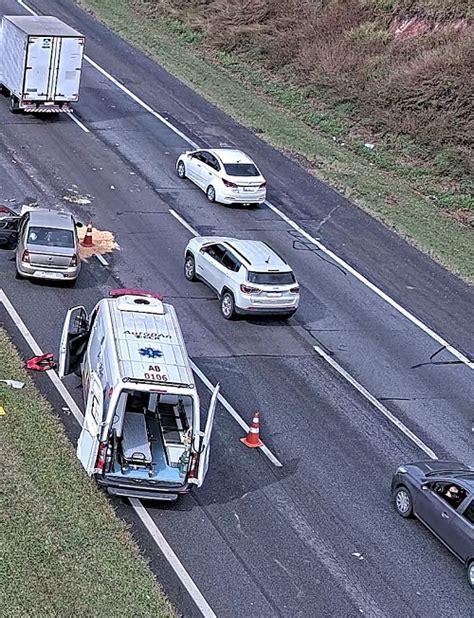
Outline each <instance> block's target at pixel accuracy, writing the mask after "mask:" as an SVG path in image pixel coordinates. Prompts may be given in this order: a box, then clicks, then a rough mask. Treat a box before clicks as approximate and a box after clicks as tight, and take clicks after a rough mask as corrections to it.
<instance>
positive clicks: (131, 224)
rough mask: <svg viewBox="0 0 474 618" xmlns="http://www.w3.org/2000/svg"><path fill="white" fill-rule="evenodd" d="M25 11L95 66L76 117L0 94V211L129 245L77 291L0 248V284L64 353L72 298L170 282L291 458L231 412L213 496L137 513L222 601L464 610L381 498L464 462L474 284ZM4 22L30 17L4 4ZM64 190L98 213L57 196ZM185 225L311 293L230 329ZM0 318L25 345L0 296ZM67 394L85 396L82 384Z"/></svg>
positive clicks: (211, 483) (210, 489)
mask: <svg viewBox="0 0 474 618" xmlns="http://www.w3.org/2000/svg"><path fill="white" fill-rule="evenodd" d="M28 6H30V7H31V8H32V9H33V10H35V11H37V12H39V13H43V14H50V15H56V16H57V17H60V18H61V19H63V20H64V21H66V22H67V23H69V24H70V25H72V26H73V27H75V28H77V29H78V30H79V31H81V32H82V33H84V34H85V35H86V38H87V44H86V53H87V56H88V58H89V59H90V60H92V63H91V62H90V61H86V63H85V67H84V74H83V81H82V87H81V100H80V102H79V104H77V106H76V115H77V119H78V120H79V123H75V122H72V121H71V119H69V118H68V117H66V116H62V117H60V118H59V119H44V118H37V117H34V116H21V115H12V114H10V113H9V112H8V101H7V99H5V98H1V97H0V202H3V203H9V204H13V205H14V204H15V203H16V204H20V203H22V202H24V201H25V200H28V199H29V198H34V199H35V200H37V201H38V202H39V203H40V204H41V205H44V206H50V207H66V208H69V209H71V210H72V211H73V212H74V213H75V214H76V215H77V216H78V217H79V218H81V219H83V220H85V221H87V220H88V219H89V218H92V220H93V222H94V225H95V227H97V228H99V229H104V230H110V231H112V232H113V233H114V234H115V235H116V240H117V242H118V243H119V245H120V250H118V251H115V252H114V253H113V254H108V255H107V256H106V259H107V262H108V265H107V266H106V265H104V264H103V263H100V262H99V261H98V260H96V259H95V258H91V259H90V260H89V262H88V263H86V264H85V266H84V268H83V269H82V272H81V275H80V279H79V282H78V285H77V286H76V287H75V288H72V289H65V288H61V287H52V286H46V285H40V284H35V283H31V282H28V281H17V280H15V277H14V262H13V261H12V256H13V253H12V252H9V251H0V277H1V279H0V281H1V283H0V285H1V287H2V288H3V290H4V291H5V293H6V295H7V296H8V298H9V299H10V301H11V302H12V303H13V305H14V306H15V307H16V310H17V311H18V313H19V315H20V317H21V319H22V320H23V321H24V323H25V324H26V326H27V328H28V329H29V330H30V331H31V333H32V334H33V336H34V337H35V338H36V340H37V341H38V343H39V344H40V346H41V347H42V348H43V349H44V350H45V351H46V350H48V351H49V350H53V351H56V350H57V347H58V341H59V336H60V330H61V326H62V321H63V319H64V315H65V313H66V310H67V309H68V308H69V307H70V306H72V305H74V304H84V305H86V306H87V308H89V309H90V308H92V306H93V304H94V303H95V302H96V301H97V300H98V299H99V298H101V297H102V296H103V295H105V294H106V293H107V291H108V290H109V289H110V288H112V287H114V288H115V287H118V286H124V287H142V288H148V289H152V290H154V291H157V292H160V293H162V294H163V295H164V296H165V298H166V299H167V300H168V301H169V302H171V303H173V304H174V306H175V307H176V309H177V312H178V315H179V318H180V323H181V327H182V329H183V332H184V336H185V339H186V342H187V346H188V351H189V353H190V355H191V357H192V359H193V361H194V362H195V364H196V365H197V367H199V369H200V370H201V371H202V372H203V373H204V374H205V376H207V378H208V379H209V380H210V381H211V382H212V383H215V382H217V381H219V382H220V383H221V388H222V392H223V394H224V396H225V397H226V399H227V400H228V402H229V403H230V404H231V406H233V408H234V409H235V410H236V411H237V412H238V413H239V414H240V415H241V416H242V417H243V418H244V419H245V420H246V421H247V422H250V420H251V416H252V412H253V410H255V409H259V410H261V412H262V421H263V423H262V434H263V438H264V440H265V442H266V444H267V446H268V447H269V449H270V450H271V451H272V453H274V455H275V456H276V457H277V458H278V460H280V461H281V463H282V464H283V466H282V467H281V468H279V467H276V466H275V465H274V463H272V461H271V460H269V459H268V458H266V457H265V456H264V455H263V454H262V453H260V452H254V451H250V450H247V449H245V447H243V446H242V445H241V444H240V442H239V437H241V436H242V435H243V432H242V429H241V427H240V426H239V425H238V424H237V423H236V421H235V419H234V418H232V416H231V415H230V414H229V413H228V411H227V410H226V409H225V408H224V407H223V406H222V405H221V406H220V407H219V410H218V416H217V424H216V427H215V431H214V434H213V439H212V453H211V468H210V473H209V474H208V477H207V480H206V484H205V486H204V487H203V489H202V490H200V491H198V492H195V493H193V494H192V495H190V496H188V497H186V498H185V499H183V500H182V501H181V502H180V503H178V504H177V505H173V506H162V505H160V504H154V505H153V504H146V505H145V506H146V509H147V512H148V513H149V515H150V516H151V518H152V520H153V522H154V523H155V524H156V525H157V526H158V528H159V530H160V531H161V533H162V534H163V535H164V537H165V539H166V540H167V542H168V543H169V545H170V546H171V548H172V549H173V551H174V552H175V554H176V556H177V557H178V559H179V561H180V562H181V564H182V565H183V566H184V568H185V569H186V570H187V571H188V573H189V575H190V576H191V578H192V580H193V581H194V583H195V585H196V586H197V588H198V589H199V591H200V592H201V593H202V595H203V596H204V598H205V599H206V601H207V603H208V604H209V606H210V608H212V611H213V612H215V613H216V614H217V615H219V616H240V615H242V616H244V615H245V616H248V615H252V616H275V615H282V616H295V615H301V616H309V615H312V616H313V615H314V616H316V615H317V616H324V615H344V616H346V615H358V614H361V613H362V614H366V615H389V616H392V615H393V616H395V615H397V616H398V615H410V616H411V615H418V616H468V615H472V601H473V597H472V591H471V590H470V589H469V587H468V585H467V578H466V576H465V572H464V569H463V567H462V566H461V565H460V564H459V563H458V562H457V561H456V560H455V559H454V558H453V557H452V556H451V555H450V554H449V553H448V552H447V550H445V549H444V548H443V547H442V546H441V545H440V544H439V542H437V541H436V540H435V539H434V538H433V537H432V535H431V534H430V533H429V532H427V531H426V530H425V529H423V528H422V526H421V525H420V524H419V523H416V522H412V521H409V522H407V521H404V520H402V519H401V518H400V517H399V516H398V515H397V514H396V513H395V511H394V508H393V506H392V504H391V497H390V480H391V475H392V473H393V471H394V469H395V468H396V467H397V465H398V464H399V463H401V462H404V461H408V460H417V459H421V458H429V456H433V455H435V456H438V457H450V458H455V459H459V460H462V461H465V462H466V463H470V464H473V463H474V444H473V436H474V434H473V433H472V422H473V417H474V409H473V407H474V404H473V402H474V380H473V376H474V374H473V366H472V363H471V364H469V362H468V360H469V358H470V356H472V354H474V329H473V327H472V324H473V314H474V309H473V307H474V295H473V292H472V289H471V288H469V287H468V286H467V285H465V284H464V283H463V282H461V281H460V280H458V279H456V278H455V277H454V276H452V275H450V274H449V273H447V272H446V271H445V270H443V269H442V268H441V267H439V266H438V265H436V264H435V263H433V262H432V261H431V260H429V259H428V258H427V257H426V256H423V255H422V254H420V253H419V252H418V251H417V250H415V249H414V248H413V247H410V246H409V245H408V244H407V243H405V242H404V241H402V240H400V239H399V238H398V237H396V236H395V235H394V234H392V233H391V232H390V231H388V230H386V229H385V228H383V227H382V226H381V225H379V224H377V223H376V222H374V221H373V220H371V219H370V218H369V217H368V216H366V215H365V214H364V213H362V212H361V211H360V210H359V209H357V208H356V207H355V206H353V205H352V204H351V203H350V202H348V201H347V200H345V199H344V198H343V197H341V196H339V195H338V194H336V193H335V192H333V191H332V190H330V189H328V188H327V187H325V186H324V185H322V184H321V183H319V182H317V181H316V180H315V179H313V178H312V177H311V176H310V175H308V174H307V173H306V172H305V171H304V170H302V169H301V168H300V167H298V165H297V164H296V163H294V162H292V161H290V160H289V159H287V158H285V157H284V156H283V155H281V154H280V153H278V152H276V151H275V150H274V149H272V148H271V147H269V146H268V145H266V144H265V143H263V142H262V141H260V140H259V139H258V138H257V137H255V136H254V135H253V134H252V133H250V132H249V131H247V130H245V129H243V128H242V127H240V126H239V125H237V124H236V123H234V122H233V121H232V120H230V119H229V118H228V117H227V116H225V115H224V114H223V113H221V112H220V111H218V110H217V109H216V108H214V107H213V106H211V105H209V104H208V103H206V102H205V101H204V100H203V99H202V98H200V97H199V96H198V95H196V94H195V93H194V92H192V91H191V90H189V89H188V88H187V87H185V86H184V85H183V84H181V83H180V82H179V81H177V80H176V79H175V78H174V77H172V76H170V75H168V74H167V73H165V72H164V71H163V70H162V69H161V68H160V67H158V66H156V65H155V64H154V63H153V62H151V61H150V60H149V59H147V58H146V57H145V56H144V55H142V54H141V53H139V52H138V51H136V50H134V49H133V48H131V47H129V46H128V45H127V44H126V43H125V42H123V41H122V40H120V39H119V38H118V37H117V36H115V35H114V34H113V33H111V32H109V31H108V30H106V29H105V28H104V27H103V26H101V25H100V24H99V23H98V22H96V21H95V20H94V19H93V18H92V17H91V16H89V15H88V14H86V13H84V12H82V11H81V10H80V9H78V8H77V7H76V6H75V5H74V4H73V3H72V2H69V1H66V0H60V1H55V2H53V1H50V0H41V1H38V0H36V1H32V2H29V3H28ZM3 14H27V11H26V9H25V8H24V7H23V6H22V5H20V4H19V3H18V2H16V1H15V0H0V15H3ZM96 64H97V65H98V66H96ZM114 78H115V80H119V82H120V83H119V84H117V83H116V82H114ZM120 84H122V86H120ZM147 106H148V107H147ZM150 108H151V109H152V110H155V111H156V112H157V113H156V114H154V113H152V112H151V111H150ZM163 119H164V120H165V122H164V121H163ZM192 143H194V144H197V145H199V146H214V147H218V146H233V147H238V148H241V149H243V150H245V151H246V152H248V153H249V154H250V155H251V156H252V157H253V158H254V159H255V160H256V162H257V163H258V165H259V167H260V168H261V169H262V171H263V173H264V175H265V176H266V178H267V181H268V197H269V201H270V203H269V204H267V205H265V206H263V207H260V208H235V207H225V206H219V205H213V204H210V203H208V202H207V200H206V198H205V196H204V195H203V194H202V192H200V191H199V190H198V189H196V188H195V187H194V186H193V185H191V184H190V183H189V182H187V181H185V182H183V181H181V180H179V178H178V177H177V176H176V173H175V170H174V164H175V161H176V158H177V156H178V154H179V153H181V152H182V151H183V150H185V149H189V148H190V147H191V146H190V144H192ZM71 189H74V190H75V191H78V194H79V195H81V196H90V197H89V198H88V199H90V204H85V205H74V204H71V203H69V202H67V201H65V200H64V199H63V197H64V196H65V195H67V194H68V190H71ZM9 200H16V202H11V201H9ZM336 206H338V208H337V209H335V207H336ZM331 211H332V212H333V214H332V216H330V217H329V218H328V215H329V213H331ZM175 213H178V214H179V215H180V217H181V218H182V220H184V221H185V222H186V223H187V226H186V225H183V222H182V221H180V220H179V219H178V218H177V217H176V216H175ZM325 219H327V220H326V222H325V223H324V225H321V222H322V221H324V220H325ZM192 230H196V231H197V233H199V234H200V235H213V234H216V235H231V236H233V235H235V236H237V237H239V238H253V239H260V240H264V241H266V242H268V243H269V244H271V245H272V246H273V247H274V248H275V249H276V250H277V251H278V252H279V253H280V254H282V255H284V256H285V257H286V258H287V260H288V261H289V263H290V264H291V265H292V267H293V268H294V270H295V273H296V276H297V278H298V280H299V282H300V283H301V286H302V299H301V306H300V309H299V310H298V312H297V313H296V315H295V316H294V317H293V318H292V319H290V320H289V321H288V322H284V321H281V320H278V319H254V320H247V319H241V320H238V321H237V322H226V321H224V320H223V319H222V318H221V316H220V313H219V305H218V302H217V300H216V298H215V296H214V295H213V294H212V293H211V292H210V291H209V290H208V289H207V288H205V287H204V286H203V285H202V284H200V283H196V284H192V283H188V282H187V281H186V280H185V279H184V275H183V250H184V247H185V245H186V243H187V241H188V240H189V238H190V237H191V234H192V233H193V232H192ZM333 254H334V255H333ZM0 319H1V320H2V321H3V322H4V323H5V325H7V326H8V327H9V328H10V330H11V331H12V334H13V335H14V336H15V337H17V335H16V334H15V332H14V328H13V325H12V324H11V322H10V319H9V317H8V315H7V312H6V310H5V308H4V307H2V306H1V305H0ZM448 344H449V345H451V346H452V348H449V346H448ZM446 346H448V349H446ZM437 352H438V353H437ZM435 353H437V354H436V355H435V356H434V357H433V355H434V354H435ZM67 386H68V387H69V389H70V392H71V393H72V395H73V397H74V398H76V400H77V401H78V403H80V399H79V395H78V393H79V390H78V388H77V386H78V380H77V379H75V378H73V379H70V380H69V381H67ZM360 386H362V387H364V388H365V389H366V391H367V392H365V391H364V393H361V392H360V391H361V388H360ZM199 388H200V392H201V395H202V397H203V399H204V402H206V401H208V397H209V392H208V390H207V389H206V386H205V384H203V383H202V382H201V381H199ZM358 389H359V390H358ZM368 394H370V395H369V397H368ZM370 396H372V397H373V398H375V399H376V402H375V403H378V405H374V401H370V400H369V399H370ZM68 427H69V429H70V430H71V436H72V437H74V433H75V430H74V429H73V428H72V425H71V423H68ZM117 504H118V505H119V513H120V515H121V516H123V517H125V518H126V519H128V520H129V521H131V522H133V523H134V525H135V530H136V536H137V538H138V539H139V541H140V543H141V546H142V548H143V551H144V552H145V553H146V555H147V557H148V558H150V560H151V567H152V568H153V569H154V570H155V571H156V573H157V577H158V579H159V580H160V581H162V582H163V585H164V586H165V590H166V592H167V593H168V594H169V596H170V598H171V600H172V601H173V602H174V603H175V604H176V606H177V607H178V610H180V611H181V612H182V613H184V614H186V615H199V609H198V607H197V606H196V604H195V602H194V601H193V598H192V596H193V595H192V591H191V594H190V593H189V592H188V591H187V590H186V587H185V586H184V585H183V583H182V582H181V580H180V579H179V578H178V577H177V576H176V574H175V573H174V572H173V570H172V568H171V566H170V565H169V563H168V562H167V560H166V558H165V557H164V556H163V555H162V554H161V553H160V551H159V550H158V548H157V546H156V544H155V541H154V540H153V538H152V537H151V536H150V535H149V533H148V531H147V530H146V528H145V527H144V526H143V524H142V523H141V522H140V521H139V520H138V519H137V517H136V512H135V511H134V510H133V509H132V508H131V507H130V506H129V505H128V504H127V503H126V502H123V503H118V502H117ZM453 599H454V601H453Z"/></svg>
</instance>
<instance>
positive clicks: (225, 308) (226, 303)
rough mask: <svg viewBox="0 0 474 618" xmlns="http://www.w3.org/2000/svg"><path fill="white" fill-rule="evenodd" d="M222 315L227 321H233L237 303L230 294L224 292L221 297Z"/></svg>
mask: <svg viewBox="0 0 474 618" xmlns="http://www.w3.org/2000/svg"><path fill="white" fill-rule="evenodd" d="M221 313H222V315H223V317H224V319H226V320H232V319H233V318H234V317H235V302H234V297H233V296H232V294H231V293H230V292H224V294H223V295H222V297H221Z"/></svg>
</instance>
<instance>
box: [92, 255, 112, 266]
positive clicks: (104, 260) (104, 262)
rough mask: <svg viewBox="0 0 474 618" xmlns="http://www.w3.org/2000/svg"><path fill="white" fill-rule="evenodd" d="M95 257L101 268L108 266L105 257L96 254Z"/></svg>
mask: <svg viewBox="0 0 474 618" xmlns="http://www.w3.org/2000/svg"><path fill="white" fill-rule="evenodd" d="M95 257H96V258H97V259H98V260H99V262H100V263H101V264H102V266H108V265H109V263H108V262H107V260H106V259H105V257H104V256H103V255H100V253H96V254H95Z"/></svg>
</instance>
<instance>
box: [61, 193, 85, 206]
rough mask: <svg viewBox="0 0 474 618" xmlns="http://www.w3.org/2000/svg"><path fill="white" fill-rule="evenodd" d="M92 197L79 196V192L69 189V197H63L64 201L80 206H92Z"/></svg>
mask: <svg viewBox="0 0 474 618" xmlns="http://www.w3.org/2000/svg"><path fill="white" fill-rule="evenodd" d="M90 198H91V196H90V195H88V196H85V195H79V194H78V193H77V191H74V190H72V189H69V191H68V193H67V195H63V200H65V201H66V202H70V203H71V204H79V205H80V206H85V205H86V204H91V203H92V200H91V199H90Z"/></svg>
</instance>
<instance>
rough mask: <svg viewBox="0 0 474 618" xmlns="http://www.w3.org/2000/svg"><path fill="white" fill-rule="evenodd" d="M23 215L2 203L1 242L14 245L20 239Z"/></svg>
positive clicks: (0, 214)
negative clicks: (19, 232) (19, 233)
mask: <svg viewBox="0 0 474 618" xmlns="http://www.w3.org/2000/svg"><path fill="white" fill-rule="evenodd" d="M20 223H21V216H20V215H19V214H18V213H16V212H14V211H13V210H11V209H10V208H7V207H6V206H3V204H0V244H2V245H3V244H5V245H7V246H10V247H11V246H12V245H13V244H14V243H15V242H16V241H17V239H18V231H19V229H20Z"/></svg>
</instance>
